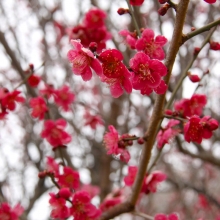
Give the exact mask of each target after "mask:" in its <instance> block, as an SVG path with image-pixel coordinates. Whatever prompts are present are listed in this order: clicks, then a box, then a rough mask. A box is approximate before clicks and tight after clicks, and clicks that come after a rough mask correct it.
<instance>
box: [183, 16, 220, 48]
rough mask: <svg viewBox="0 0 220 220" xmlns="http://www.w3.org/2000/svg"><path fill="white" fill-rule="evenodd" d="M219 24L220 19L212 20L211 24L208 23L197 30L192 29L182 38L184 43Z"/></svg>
mask: <svg viewBox="0 0 220 220" xmlns="http://www.w3.org/2000/svg"><path fill="white" fill-rule="evenodd" d="M219 24H220V19H218V20H216V21H213V22H211V23H209V24H207V25H205V26H203V27H201V28H199V29H197V30H195V31H192V32H190V33H188V34H186V35H184V36H183V39H182V44H184V43H185V42H186V41H187V40H189V39H191V38H193V37H195V36H196V35H199V34H201V33H203V32H205V31H209V30H210V29H211V28H213V27H216V26H217V25H219Z"/></svg>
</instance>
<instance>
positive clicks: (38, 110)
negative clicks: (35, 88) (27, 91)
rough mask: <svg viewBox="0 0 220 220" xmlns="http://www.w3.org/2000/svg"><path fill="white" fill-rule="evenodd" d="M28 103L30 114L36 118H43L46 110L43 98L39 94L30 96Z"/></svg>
mask: <svg viewBox="0 0 220 220" xmlns="http://www.w3.org/2000/svg"><path fill="white" fill-rule="evenodd" d="M29 104H30V106H31V108H32V111H31V116H32V117H33V118H38V119H39V120H42V119H44V115H45V113H46V112H47V111H48V108H47V105H46V102H45V100H44V99H43V98H42V97H40V96H39V97H36V98H31V99H30V102H29Z"/></svg>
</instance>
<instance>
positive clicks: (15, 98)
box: [0, 89, 25, 111]
mask: <svg viewBox="0 0 220 220" xmlns="http://www.w3.org/2000/svg"><path fill="white" fill-rule="evenodd" d="M6 90H7V89H6ZM20 93H21V92H20V91H17V90H14V91H12V92H6V93H5V95H4V96H3V97H2V99H1V100H0V102H1V105H2V107H3V108H5V109H9V110H11V111H13V110H15V107H16V102H21V103H22V102H24V101H25V99H24V97H22V96H20Z"/></svg>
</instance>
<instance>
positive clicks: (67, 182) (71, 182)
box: [58, 167, 79, 190]
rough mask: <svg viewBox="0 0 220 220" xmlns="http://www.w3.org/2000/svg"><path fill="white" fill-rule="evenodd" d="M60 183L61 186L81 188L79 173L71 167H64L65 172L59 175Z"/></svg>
mask: <svg viewBox="0 0 220 220" xmlns="http://www.w3.org/2000/svg"><path fill="white" fill-rule="evenodd" d="M58 183H59V185H60V186H61V187H67V188H70V189H74V190H76V189H78V188H79V173H78V172H77V171H75V170H73V169H72V168H71V167H64V168H63V174H62V175H59V176H58Z"/></svg>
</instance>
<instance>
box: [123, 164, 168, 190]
mask: <svg viewBox="0 0 220 220" xmlns="http://www.w3.org/2000/svg"><path fill="white" fill-rule="evenodd" d="M137 172H138V167H136V166H129V167H128V175H127V176H125V178H124V182H125V185H126V186H132V185H133V183H134V180H135V177H136V175H137ZM166 178H167V176H166V174H164V173H163V172H161V171H158V170H155V171H153V172H152V173H150V174H146V175H145V177H144V181H143V184H142V188H141V192H142V193H145V194H148V193H150V192H151V193H155V192H156V191H157V185H158V184H159V183H160V182H163V181H164V180H165V179H166Z"/></svg>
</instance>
